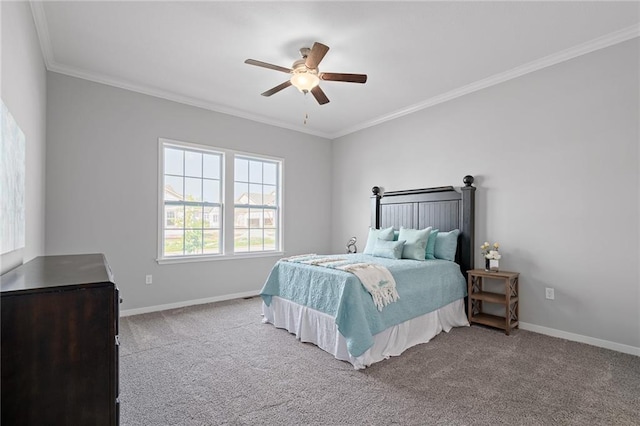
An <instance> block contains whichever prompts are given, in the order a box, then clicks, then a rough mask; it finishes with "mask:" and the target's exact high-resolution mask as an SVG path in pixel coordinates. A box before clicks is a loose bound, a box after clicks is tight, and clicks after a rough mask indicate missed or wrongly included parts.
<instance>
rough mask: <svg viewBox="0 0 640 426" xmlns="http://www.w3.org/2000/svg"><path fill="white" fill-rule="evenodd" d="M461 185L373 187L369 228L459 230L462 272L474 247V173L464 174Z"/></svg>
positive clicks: (468, 266)
mask: <svg viewBox="0 0 640 426" xmlns="http://www.w3.org/2000/svg"><path fill="white" fill-rule="evenodd" d="M463 183H464V186H463V187H461V188H459V190H457V189H455V188H454V187H453V186H440V187H437V188H424V189H410V190H406V191H389V192H384V193H381V192H380V188H379V187H377V186H374V187H373V189H372V191H373V195H372V196H371V227H372V228H375V229H378V228H388V227H390V226H393V228H394V229H396V230H399V229H400V226H404V227H405V228H412V229H424V228H426V227H428V226H431V227H433V228H434V229H436V228H437V229H439V230H440V231H442V232H447V231H451V230H453V229H459V230H460V236H459V237H458V251H457V253H456V262H457V263H458V264H459V265H460V270H461V271H462V274H463V275H464V276H465V277H466V276H467V271H468V270H470V269H473V264H474V260H473V259H474V247H475V239H474V233H475V229H474V227H475V220H474V217H475V199H476V196H475V195H476V188H475V186H473V185H472V184H473V176H465V177H464V179H463Z"/></svg>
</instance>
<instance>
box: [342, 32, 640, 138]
mask: <svg viewBox="0 0 640 426" xmlns="http://www.w3.org/2000/svg"><path fill="white" fill-rule="evenodd" d="M636 37H640V25H632V26H630V27H627V28H623V29H621V30H619V31H615V32H613V33H609V34H607V35H604V36H602V37H598V38H596V39H593V40H590V41H588V42H585V43H582V44H579V45H577V46H574V47H571V48H569V49H565V50H562V51H560V52H557V53H554V54H551V55H549V56H545V57H543V58H540V59H537V60H535V61H532V62H529V63H527V64H524V65H521V66H518V67H516V68H513V69H511V70H508V71H505V72H502V73H499V74H495V75H493V76H491V77H487V78H485V79H482V80H478V81H476V82H473V83H471V84H468V85H466V86H462V87H459V88H457V89H454V90H451V91H449V92H446V93H443V94H441V95H437V96H434V97H431V98H429V99H427V100H425V101H423V102H420V103H417V104H414V105H412V106H410V107H407V108H403V109H400V110H397V111H395V112H392V113H391V114H387V115H383V116H381V117H378V118H376V119H373V120H370V121H366V122H363V123H360V124H358V125H355V126H352V127H349V128H346V129H343V130H342V131H340V132H337V133H333V134H331V135H330V138H331V139H337V138H339V137H342V136H346V135H348V134H350V133H354V132H357V131H359V130H364V129H366V128H369V127H373V126H376V125H378V124H381V123H384V122H386V121H390V120H395V119H396V118H399V117H402V116H405V115H409V114H413V113H414V112H417V111H420V110H423V109H426V108H429V107H432V106H434V105H438V104H441V103H443V102H447V101H450V100H452V99H456V98H459V97H461V96H464V95H468V94H470V93H473V92H477V91H478V90H482V89H486V88H488V87H491V86H495V85H497V84H500V83H504V82H506V81H508V80H513V79H514V78H518V77H522V76H523V75H525V74H529V73H532V72H535V71H538V70H541V69H543V68H547V67H550V66H553V65H556V64H559V63H561V62H565V61H568V60H570V59H573V58H576V57H578V56H582V55H586V54H587V53H591V52H594V51H596V50H600V49H604V48H605V47H609V46H613V45H615V44H618V43H622V42H625V41H627V40H631V39H633V38H636Z"/></svg>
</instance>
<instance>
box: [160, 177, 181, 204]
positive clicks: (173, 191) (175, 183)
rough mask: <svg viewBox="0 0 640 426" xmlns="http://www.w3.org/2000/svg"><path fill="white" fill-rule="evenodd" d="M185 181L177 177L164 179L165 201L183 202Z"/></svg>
mask: <svg viewBox="0 0 640 426" xmlns="http://www.w3.org/2000/svg"><path fill="white" fill-rule="evenodd" d="M183 186H184V179H183V178H181V177H177V176H165V177H164V200H165V201H182V200H183V199H184V192H183V188H182V187H183Z"/></svg>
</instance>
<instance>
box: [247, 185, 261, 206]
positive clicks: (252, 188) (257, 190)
mask: <svg viewBox="0 0 640 426" xmlns="http://www.w3.org/2000/svg"><path fill="white" fill-rule="evenodd" d="M249 194H250V196H249V198H250V200H249V204H258V205H262V185H256V184H254V183H252V184H249Z"/></svg>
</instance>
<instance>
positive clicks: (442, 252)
mask: <svg viewBox="0 0 640 426" xmlns="http://www.w3.org/2000/svg"><path fill="white" fill-rule="evenodd" d="M459 234H460V230H459V229H454V230H453V231H449V232H438V235H437V236H436V247H435V249H434V255H435V257H436V259H444V260H451V261H455V260H456V249H457V248H458V235H459Z"/></svg>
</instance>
